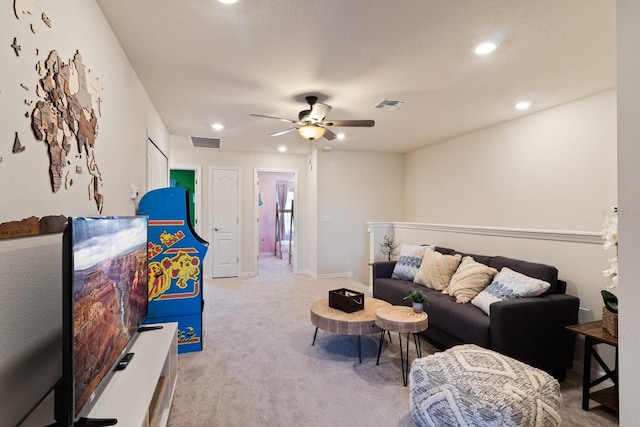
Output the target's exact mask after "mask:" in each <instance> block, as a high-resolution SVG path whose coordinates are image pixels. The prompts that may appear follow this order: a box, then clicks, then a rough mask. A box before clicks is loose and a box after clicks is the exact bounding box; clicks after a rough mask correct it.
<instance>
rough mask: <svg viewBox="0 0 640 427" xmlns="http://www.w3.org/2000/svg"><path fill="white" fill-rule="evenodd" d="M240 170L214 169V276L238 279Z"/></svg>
mask: <svg viewBox="0 0 640 427" xmlns="http://www.w3.org/2000/svg"><path fill="white" fill-rule="evenodd" d="M238 187H239V186H238V171H237V170H235V169H213V171H212V175H211V200H212V202H211V203H212V206H211V212H212V213H211V216H212V218H211V224H212V226H213V230H212V234H213V248H212V250H213V254H212V258H213V274H212V277H213V278H216V277H237V276H238V228H239V224H240V219H239V217H238Z"/></svg>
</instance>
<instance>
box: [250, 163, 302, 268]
mask: <svg viewBox="0 0 640 427" xmlns="http://www.w3.org/2000/svg"><path fill="white" fill-rule="evenodd" d="M261 172H266V173H288V174H293V200H294V203H295V208H294V210H293V224H294V227H295V228H294V229H295V230H296V231H295V232H294V233H293V239H292V242H291V243H292V246H293V251H292V252H293V263H292V265H291V266H292V267H293V272H294V273H297V272H298V232H299V230H300V226H299V225H298V215H299V213H300V208H299V207H300V203H299V200H298V170H297V169H281V168H254V169H253V224H254V228H253V253H254V254H256V256H255V259H254V260H253V262H254V264H253V271H255V272H256V276H257V275H258V274H259V271H258V259H259V258H260V206H259V205H258V199H259V195H260V185H259V178H258V177H259V175H260V173H261Z"/></svg>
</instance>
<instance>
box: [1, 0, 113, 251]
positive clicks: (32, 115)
mask: <svg viewBox="0 0 640 427" xmlns="http://www.w3.org/2000/svg"><path fill="white" fill-rule="evenodd" d="M35 2H36V0H14V2H13V3H14V4H13V8H14V13H15V16H16V18H17V19H19V20H20V19H24V20H25V21H27V20H31V21H35V22H27V25H29V29H30V31H31V33H32V34H34V35H35V34H36V33H37V32H38V29H44V30H48V29H51V28H52V27H53V23H52V21H51V19H50V18H49V17H48V16H47V15H46V14H45V13H44V12H43V13H42V14H41V15H40V16H39V18H40V19H39V21H40V22H38V19H37V17H35ZM8 47H9V48H11V49H12V50H13V51H14V53H15V55H16V56H17V57H18V58H20V60H23V61H33V64H34V75H33V79H32V80H29V76H28V75H25V77H24V78H25V79H27V81H22V82H16V84H18V85H19V86H20V87H21V88H22V89H24V91H25V93H26V94H27V96H32V97H33V98H25V100H24V104H25V105H26V106H27V107H28V108H29V107H31V108H30V109H28V110H27V111H26V112H25V114H24V116H25V118H26V119H28V120H30V127H31V130H32V131H33V135H34V136H35V139H36V140H38V141H42V142H43V143H44V144H45V146H46V147H47V153H48V156H49V179H50V185H51V190H52V192H53V193H54V194H55V193H57V192H59V191H61V190H62V191H64V190H68V189H70V188H71V187H72V186H73V185H74V179H75V181H77V182H81V179H82V175H83V174H84V171H85V170H86V172H87V174H88V175H89V178H88V183H87V190H88V195H89V200H93V201H94V203H95V206H96V209H97V211H98V213H100V214H101V213H102V211H103V208H104V196H103V194H102V187H103V182H102V174H101V172H100V167H99V166H98V162H97V159H96V157H95V153H94V148H95V145H96V143H97V140H98V117H99V116H100V115H101V114H100V104H101V102H102V83H101V82H100V80H99V79H98V78H97V77H96V76H95V75H93V73H92V71H91V69H89V68H87V66H86V65H85V64H84V63H83V61H82V55H81V54H80V52H79V51H77V50H76V53H75V55H74V56H73V58H70V59H68V60H64V59H63V58H61V57H60V56H59V55H58V53H57V52H56V51H55V50H52V51H50V52H49V54H48V55H47V56H46V58H43V57H41V56H40V51H39V50H38V49H35V51H34V52H28V51H27V50H26V49H24V48H23V46H22V45H21V43H20V40H19V39H18V38H17V37H13V41H12V43H11V44H10V45H9V46H8ZM32 87H34V88H35V89H34V90H31V88H32ZM21 136H22V138H21ZM29 142H31V141H28V140H27V138H25V137H24V136H23V135H19V134H18V132H15V136H14V138H13V140H12V141H11V142H10V143H11V146H12V148H11V151H12V153H13V154H15V155H31V153H32V152H33V150H28V149H27V148H28V146H29ZM0 159H1V160H0V163H1V162H6V161H9V160H10V159H8V158H7V159H4V158H0ZM83 163H84V164H83ZM82 164H83V165H82ZM83 166H84V167H83ZM61 218H64V221H62V219H61ZM65 222H66V217H64V216H62V215H57V216H56V215H53V216H43V217H42V218H40V219H38V217H36V216H31V217H29V218H25V219H22V220H19V221H10V222H5V223H1V224H0V239H7V238H14V237H24V236H32V235H36V234H46V233H55V232H60V231H62V229H63V228H64V223H65ZM36 230H37V232H36Z"/></svg>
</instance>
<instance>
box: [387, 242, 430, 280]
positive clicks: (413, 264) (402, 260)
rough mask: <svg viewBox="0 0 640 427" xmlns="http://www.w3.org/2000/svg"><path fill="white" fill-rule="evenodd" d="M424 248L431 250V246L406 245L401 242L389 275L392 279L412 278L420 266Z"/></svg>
mask: <svg viewBox="0 0 640 427" xmlns="http://www.w3.org/2000/svg"><path fill="white" fill-rule="evenodd" d="M425 250H430V251H433V246H427V245H407V244H405V243H403V244H402V247H401V248H400V255H399V257H398V261H397V262H396V265H395V267H394V268H393V274H392V275H391V277H392V278H394V279H402V280H413V278H414V277H415V275H416V273H417V272H418V269H419V268H420V264H421V263H422V256H423V254H424V251H425Z"/></svg>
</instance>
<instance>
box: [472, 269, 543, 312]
mask: <svg viewBox="0 0 640 427" xmlns="http://www.w3.org/2000/svg"><path fill="white" fill-rule="evenodd" d="M550 287H551V285H550V284H549V282H545V281H544V280H540V279H535V278H533V277H529V276H526V275H524V274H522V273H518V272H517V271H513V270H511V269H510V268H507V267H503V268H502V270H500V272H499V273H498V275H497V276H496V277H495V279H493V282H491V284H490V285H489V286H487V287H486V288H484V290H483V291H482V292H480V293H479V294H478V295H477V296H476V297H475V298H474V299H472V300H471V304H473V305H475V306H476V307H478V308H480V309H481V310H482V311H484V312H485V313H487V314H489V307H490V306H491V304H493V303H494V302H496V301H507V300H512V299H516V298H524V297H536V296H539V295H542V294H543V293H545V292H546V291H547V289H549V288H550Z"/></svg>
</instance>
